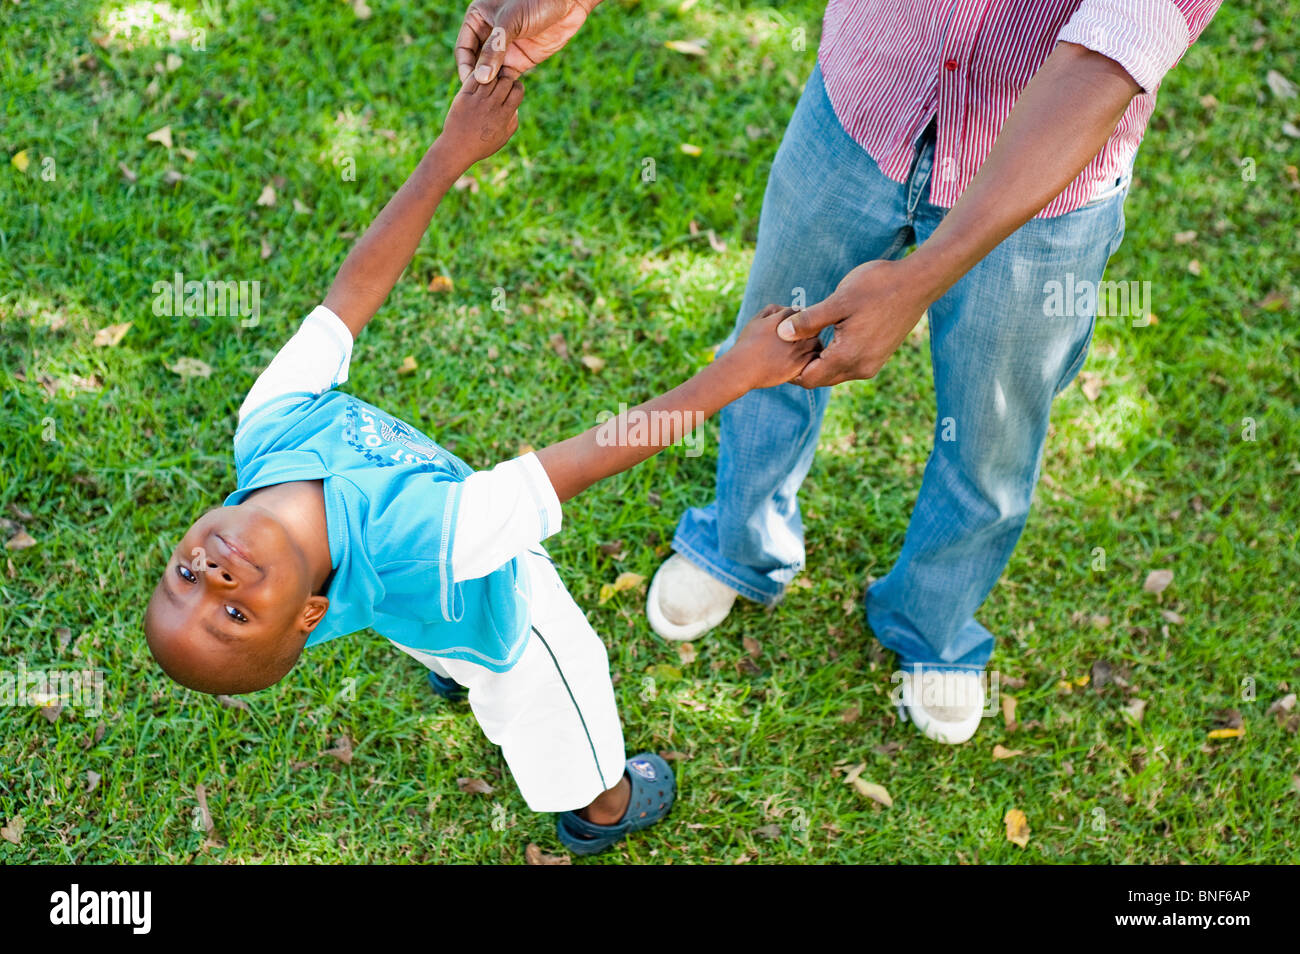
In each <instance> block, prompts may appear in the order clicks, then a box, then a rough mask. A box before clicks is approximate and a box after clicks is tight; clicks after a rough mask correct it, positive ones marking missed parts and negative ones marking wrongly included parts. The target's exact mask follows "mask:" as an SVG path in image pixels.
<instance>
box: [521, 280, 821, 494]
mask: <svg viewBox="0 0 1300 954" xmlns="http://www.w3.org/2000/svg"><path fill="white" fill-rule="evenodd" d="M792 314H794V309H793V308H782V307H781V306H779V305H768V306H767V307H766V308H764V309H763V311H761V312H760V313H759V314H758V316H757V317H755V318H754V320H753V321H751V322H750V323H749V324H748V325H746V326H745V329H744V330H743V331H742V332H741V333H740V338H739V339H738V340H737V341H736V344H735V345H734V346H733V347H732V348H731V350H729V351H727V352H726V353H725V354H723V355H722V356H721V357H719V358H718V359H717V360H716V361H714V362H713V363H712V364H710V365H709V366H708V367H706V368H704V369H703V370H702V371H700V372H699V373H698V374H696V375H695V376H694V377H692V378H691V379H690V380H689V381H687V382H686V383H684V384H681V385H678V386H677V387H675V388H673V389H672V390H671V391H669V392H668V393H666V394H662V395H660V396H659V397H657V398H654V399H653V400H651V401H647V402H646V403H645V404H641V405H638V406H637V407H634V408H632V409H630V410H628V411H626V412H625V413H624V414H623V415H621V416H622V417H626V418H627V419H628V422H629V424H631V425H632V427H627V426H624V427H620V426H619V422H618V420H617V419H616V420H612V421H609V422H607V423H605V424H601V425H598V426H596V427H593V428H591V429H590V430H588V431H585V432H584V433H582V434H579V435H578V436H576V437H570V438H569V439H568V440H566V441H560V443H558V444H552V445H550V446H549V447H544V448H542V449H541V450H539V451H538V452H537V459H538V460H539V461H540V462H541V464H542V467H543V468H544V469H545V471H546V475H547V477H549V478H550V481H551V486H553V487H554V488H555V495H556V496H557V497H559V499H560V502H561V503H563V502H564V501H566V500H569V499H570V498H572V497H574V496H576V495H577V494H579V493H580V492H582V491H583V490H586V489H587V488H588V487H590V486H591V485H592V484H594V483H596V481H598V480H603V479H604V478H606V477H610V476H613V475H614V474H618V473H621V472H623V471H625V470H627V469H629V468H630V467H633V466H635V465H637V464H639V463H641V461H643V460H645V459H647V458H649V457H653V456H654V455H655V454H657V453H659V451H661V450H663V449H664V448H665V447H671V446H672V445H673V444H674V443H676V442H677V441H678V440H680V439H681V438H683V437H684V436H685V435H686V432H687V431H690V430H692V429H693V428H695V427H697V426H699V425H700V424H702V423H703V422H704V420H705V419H706V418H708V417H710V416H712V415H713V414H715V413H717V412H718V411H719V410H721V409H722V408H723V407H725V406H726V405H728V404H730V403H731V402H732V401H734V400H736V398H738V397H740V396H741V395H743V394H745V393H746V392H748V391H751V390H753V389H755V388H769V387H775V386H776V385H778V384H785V383H786V382H787V381H790V380H792V379H794V378H796V377H798V375H799V373H800V372H801V371H802V370H803V369H804V366H805V365H807V364H808V362H809V361H810V360H812V358H813V357H814V356H815V355H816V353H817V352H818V351H819V350H820V349H821V345H820V343H819V341H818V339H817V338H811V339H807V340H804V341H800V342H787V341H782V340H781V338H780V337H779V336H778V335H777V333H776V326H777V325H778V324H780V323H781V321H782V320H783V319H785V318H786V317H788V316H789V315H792ZM792 344H799V345H805V346H806V347H791V345H792ZM638 420H639V421H640V423H641V425H646V426H640V425H638V423H637V422H638ZM650 422H653V424H650ZM633 428H636V430H635V431H634V430H633ZM629 433H640V434H643V435H644V436H645V438H646V439H645V440H638V441H636V442H635V443H633V442H625V443H619V442H618V441H617V440H609V439H608V438H609V437H610V436H611V435H626V434H629Z"/></svg>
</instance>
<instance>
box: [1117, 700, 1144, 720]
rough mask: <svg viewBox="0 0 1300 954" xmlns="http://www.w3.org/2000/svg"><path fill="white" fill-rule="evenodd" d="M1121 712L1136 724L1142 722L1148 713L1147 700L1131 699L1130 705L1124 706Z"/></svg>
mask: <svg viewBox="0 0 1300 954" xmlns="http://www.w3.org/2000/svg"><path fill="white" fill-rule="evenodd" d="M1120 711H1121V712H1123V713H1124V714H1125V715H1126V716H1128V717H1129V718H1130V719H1132V720H1133V721H1134V722H1141V721H1142V717H1143V716H1144V715H1145V714H1146V711H1147V701H1146V700H1145V699H1130V700H1129V701H1128V705H1126V706H1124V708H1123V709H1121V710H1120Z"/></svg>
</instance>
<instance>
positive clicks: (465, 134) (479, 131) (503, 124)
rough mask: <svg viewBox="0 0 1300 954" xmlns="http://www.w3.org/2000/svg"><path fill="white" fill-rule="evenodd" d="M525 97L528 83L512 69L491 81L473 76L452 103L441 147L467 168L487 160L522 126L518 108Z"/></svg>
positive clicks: (441, 137) (506, 70)
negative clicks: (486, 81) (524, 82)
mask: <svg viewBox="0 0 1300 954" xmlns="http://www.w3.org/2000/svg"><path fill="white" fill-rule="evenodd" d="M523 98H524V86H523V84H522V83H520V82H519V81H518V80H516V79H515V73H514V72H513V71H512V70H508V69H505V70H502V71H501V72H500V74H498V76H497V78H496V79H495V80H493V81H492V82H490V83H479V82H477V81H475V80H473V79H470V81H469V82H467V83H465V85H464V86H462V87H461V89H460V92H458V93H457V94H456V98H455V99H453V100H452V102H451V109H449V110H448V111H447V121H446V122H445V123H444V124H443V127H442V135H440V136H439V137H438V139H439V144H440V146H441V147H442V148H444V149H445V150H447V151H448V152H449V154H450V155H452V156H455V157H456V160H457V161H458V163H459V164H460V165H462V166H463V167H464V168H465V169H468V168H469V167H470V166H472V165H474V163H476V162H478V161H479V160H480V159H486V158H487V157H488V156H490V155H492V154H493V153H494V152H496V151H497V150H498V149H500V148H501V147H502V146H504V145H505V144H506V143H507V142H509V140H510V137H511V136H512V135H514V132H515V130H516V129H518V128H519V116H518V113H517V110H518V109H519V103H520V102H521V101H522V100H523Z"/></svg>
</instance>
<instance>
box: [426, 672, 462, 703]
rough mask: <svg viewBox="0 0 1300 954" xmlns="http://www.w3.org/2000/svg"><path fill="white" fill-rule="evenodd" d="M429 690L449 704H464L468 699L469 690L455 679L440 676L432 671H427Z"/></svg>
mask: <svg viewBox="0 0 1300 954" xmlns="http://www.w3.org/2000/svg"><path fill="white" fill-rule="evenodd" d="M429 688H430V689H432V690H433V691H434V692H435V693H437V694H438V695H440V696H442V697H443V698H444V699H447V700H450V701H451V702H464V701H465V699H466V698H468V697H469V690H468V689H466V688H465V687H464V686H462V685H461V684H460V683H458V682H457V681H456V680H455V679H448V678H447V677H446V676H440V675H438V674H437V673H436V672H434V671H433V670H432V669H430V670H429Z"/></svg>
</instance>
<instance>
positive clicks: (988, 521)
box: [866, 189, 1127, 741]
mask: <svg viewBox="0 0 1300 954" xmlns="http://www.w3.org/2000/svg"><path fill="white" fill-rule="evenodd" d="M1126 192H1127V189H1125V190H1124V191H1122V192H1120V193H1118V194H1116V195H1114V196H1113V197H1111V198H1109V199H1105V200H1102V201H1100V202H1098V203H1096V204H1092V205H1089V206H1086V207H1084V208H1083V209H1079V210H1077V211H1075V212H1072V213H1068V214H1066V215H1063V216H1057V217H1055V218H1051V219H1032V220H1030V221H1029V222H1028V223H1026V224H1025V225H1024V226H1022V227H1021V228H1020V229H1018V230H1017V231H1016V232H1015V233H1014V234H1012V235H1011V236H1010V237H1008V238H1007V239H1006V240H1005V241H1004V242H1002V244H1000V245H999V246H998V247H997V248H995V249H994V250H993V251H992V252H991V253H990V254H989V255H988V256H987V257H986V258H985V259H984V260H983V261H982V262H980V263H979V264H978V265H976V266H975V268H973V269H972V270H971V271H970V272H969V273H968V274H967V275H965V276H964V277H963V278H962V279H961V281H959V282H958V283H957V284H956V285H954V286H953V288H952V289H951V290H949V292H948V293H947V294H946V295H944V296H943V297H942V298H941V299H940V300H939V301H937V302H936V303H935V304H934V305H933V306H932V307H931V309H930V312H929V317H930V348H931V357H932V360H933V363H934V378H935V392H936V400H937V410H938V415H937V419H936V422H935V437H934V442H935V443H934V449H933V450H932V452H931V454H930V459H929V462H928V463H927V464H926V468H925V474H924V477H923V479H922V482H921V489H920V493H919V496H918V497H917V501H916V507H915V509H914V510H913V512H912V518H911V522H910V523H909V524H908V528H907V536H906V539H905V541H904V543H903V550H902V553H901V555H900V556H899V559H898V562H897V563H896V564H895V565H894V567H893V568H892V569H891V570H890V572H889V574H888V575H887V576H885V577H884V578H883V579H881V580H879V581H877V582H876V583H875V584H873V585H872V586H871V588H870V590H869V591H868V594H867V600H866V610H867V620H868V623H869V624H870V626H871V630H872V632H873V633H875V635H876V638H877V639H879V640H880V642H881V643H883V644H884V645H885V646H887V647H888V648H890V649H892V650H894V651H895V652H896V653H898V655H899V657H900V659H901V661H902V662H903V663H904V664H905V665H906V666H914V665H927V666H937V667H941V668H954V669H970V670H973V671H979V670H981V669H983V668H984V666H985V664H986V663H987V662H988V659H989V656H990V654H991V652H992V649H993V636H992V634H991V633H990V632H989V631H988V630H987V629H985V628H984V627H983V626H982V625H980V624H979V623H978V622H976V621H975V618H974V615H973V614H974V612H975V610H976V609H977V608H978V607H979V606H980V604H981V603H983V602H984V599H985V597H987V596H988V594H989V591H990V590H991V589H992V588H993V586H994V584H995V583H997V580H998V577H999V576H1001V574H1002V571H1003V569H1004V568H1005V567H1006V565H1007V561H1008V560H1009V559H1010V557H1011V552H1012V550H1013V549H1014V548H1015V545H1016V541H1017V540H1019V538H1020V534H1021V531H1022V530H1023V529H1024V526H1025V520H1026V517H1027V516H1028V513H1029V505H1030V499H1031V497H1032V494H1033V490H1034V485H1035V483H1036V482H1037V480H1038V473H1039V466H1040V462H1041V454H1042V449H1043V442H1044V440H1045V438H1046V435H1047V425H1048V417H1049V414H1050V411H1051V405H1052V400H1053V398H1054V397H1055V396H1056V395H1057V394H1058V393H1059V392H1060V391H1061V390H1062V389H1063V388H1064V387H1065V386H1066V385H1067V384H1069V383H1070V381H1071V380H1073V378H1074V376H1075V374H1077V373H1078V370H1079V368H1080V366H1081V365H1082V363H1083V359H1084V357H1085V355H1086V353H1087V348H1088V344H1089V342H1090V341H1091V337H1092V329H1093V323H1094V317H1095V300H1094V303H1089V302H1088V301H1086V300H1079V299H1077V298H1075V299H1074V300H1071V301H1068V302H1067V305H1068V308H1067V309H1066V311H1067V313H1066V314H1065V315H1058V314H1055V313H1054V312H1056V311H1059V310H1060V309H1056V308H1050V309H1049V308H1048V307H1045V306H1046V305H1047V304H1048V302H1049V297H1048V291H1049V289H1050V288H1051V286H1050V285H1049V283H1052V282H1059V283H1060V287H1061V288H1062V289H1063V290H1064V293H1065V294H1066V295H1071V292H1070V291H1069V289H1071V288H1073V289H1074V290H1075V291H1076V292H1077V291H1078V290H1079V289H1081V288H1082V287H1084V286H1083V283H1085V282H1091V283H1093V288H1094V289H1096V287H1097V284H1096V283H1098V282H1099V281H1100V279H1101V276H1102V272H1103V270H1104V268H1105V265H1106V260H1107V259H1108V258H1109V257H1110V255H1111V254H1112V253H1113V252H1114V251H1115V249H1116V248H1118V247H1119V243H1120V240H1121V238H1122V235H1123V228H1124V213H1123V201H1124V196H1125V194H1126ZM941 217H942V210H940V209H935V208H933V207H929V209H928V210H924V209H923V212H922V213H921V214H919V215H918V218H917V238H918V241H924V240H925V238H926V237H927V236H928V235H929V233H930V231H932V230H933V228H934V227H935V226H936V225H937V224H938V222H939V220H940V219H941ZM1049 311H1052V312H1053V313H1052V314H1049V313H1048V312H1049ZM972 731H973V729H972ZM950 741H951V740H950Z"/></svg>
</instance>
